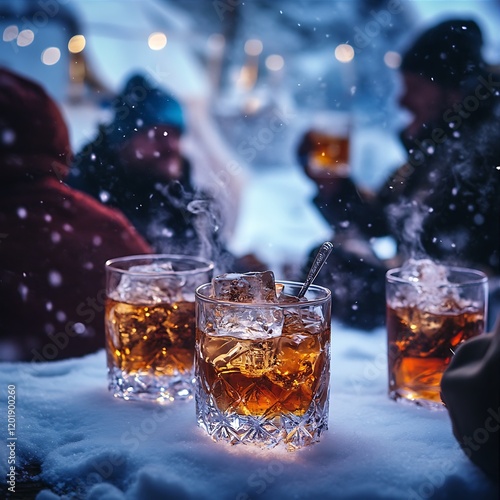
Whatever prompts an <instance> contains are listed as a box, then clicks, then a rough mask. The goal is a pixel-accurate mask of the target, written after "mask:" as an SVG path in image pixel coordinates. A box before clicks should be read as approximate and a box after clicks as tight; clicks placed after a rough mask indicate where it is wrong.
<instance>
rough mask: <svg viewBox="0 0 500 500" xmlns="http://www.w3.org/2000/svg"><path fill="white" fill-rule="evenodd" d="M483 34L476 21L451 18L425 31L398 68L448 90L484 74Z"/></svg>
mask: <svg viewBox="0 0 500 500" xmlns="http://www.w3.org/2000/svg"><path fill="white" fill-rule="evenodd" d="M482 46H483V35H482V33H481V29H480V28H479V26H478V25H477V23H476V22H475V21H472V20H468V19H452V20H448V21H443V22H441V23H439V24H437V25H436V26H434V27H432V28H429V29H428V30H426V31H424V32H423V33H422V34H421V35H420V36H419V37H418V38H417V39H416V41H415V42H413V44H412V45H411V46H410V47H409V48H408V49H407V50H406V53H405V55H404V56H403V60H402V62H401V67H400V69H401V70H402V71H409V72H412V73H417V74H420V75H422V76H424V77H427V78H429V79H430V80H432V81H434V82H436V83H437V84H439V85H443V86H445V87H448V88H460V87H463V86H465V84H466V82H467V81H469V80H470V78H471V77H472V78H474V77H475V76H478V75H481V74H483V73H484V71H485V68H486V63H485V62H484V60H483V57H482V55H481V48H482Z"/></svg>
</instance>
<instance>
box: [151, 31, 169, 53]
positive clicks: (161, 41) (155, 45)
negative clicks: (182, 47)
mask: <svg viewBox="0 0 500 500" xmlns="http://www.w3.org/2000/svg"><path fill="white" fill-rule="evenodd" d="M148 45H149V48H150V49H151V50H161V49H163V48H164V47H165V46H166V45H167V35H165V33H160V32H159V31H157V32H156V33H151V35H149V38H148Z"/></svg>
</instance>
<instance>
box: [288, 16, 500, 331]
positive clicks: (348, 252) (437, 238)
mask: <svg viewBox="0 0 500 500" xmlns="http://www.w3.org/2000/svg"><path fill="white" fill-rule="evenodd" d="M482 47H483V36H482V32H481V30H480V28H479V26H478V24H477V23H476V22H475V21H473V20H469V19H452V20H446V21H443V22H440V23H438V24H437V25H435V26H433V27H430V28H429V29H427V30H425V31H423V32H422V33H421V34H420V35H419V36H417V38H416V39H415V40H414V41H413V43H411V45H410V46H409V48H408V49H407V50H406V51H405V53H404V54H403V56H402V62H401V66H400V72H401V75H402V80H403V91H402V94H401V97H400V104H401V106H402V107H404V108H406V109H407V110H408V111H409V112H410V113H411V115H412V121H411V122H410V123H409V124H408V126H407V127H406V128H405V129H404V130H403V131H402V133H401V141H402V144H403V145H404V147H405V148H406V150H407V152H408V160H407V162H406V163H405V164H404V165H403V166H402V167H400V168H399V169H397V170H396V171H395V172H394V173H393V174H392V175H391V176H390V177H389V179H388V180H387V181H386V183H385V185H383V186H382V188H381V189H380V190H379V191H378V192H377V193H367V192H364V191H362V190H361V189H359V187H358V186H356V185H355V183H354V182H353V181H352V180H351V179H350V178H348V177H345V178H340V177H335V176H332V175H331V174H330V173H329V172H328V171H326V170H325V171H324V172H321V171H319V172H318V171H317V170H313V169H311V168H310V165H309V164H308V153H309V151H310V150H311V147H312V144H311V140H312V139H311V134H310V133H306V134H305V135H304V136H303V138H302V141H301V143H300V144H299V147H298V157H299V161H300V163H301V164H302V165H303V167H304V169H305V171H306V173H307V175H308V176H309V177H311V178H312V179H313V180H314V181H315V182H316V183H317V185H318V194H317V197H316V198H315V200H314V203H315V204H316V206H317V207H318V209H319V211H320V212H321V213H322V215H323V216H324V217H325V219H326V220H327V221H328V222H329V223H330V225H331V226H332V229H333V232H334V237H333V239H332V241H334V242H335V243H336V249H335V250H334V251H333V252H332V255H331V256H330V258H329V259H328V264H327V266H326V267H325V268H324V270H323V271H322V273H320V276H319V277H318V282H320V283H321V284H323V285H326V286H329V287H330V288H331V289H332V292H333V294H334V304H335V307H334V308H333V314H334V316H336V317H337V319H339V320H340V321H342V322H344V323H346V324H348V325H352V326H355V327H360V328H364V329H372V328H374V327H376V326H379V325H382V324H383V323H384V319H385V298H384V278H385V273H386V271H387V269H388V268H390V267H395V266H396V265H400V264H401V263H402V262H403V261H405V260H407V259H408V258H410V257H415V258H421V257H430V258H432V259H434V260H436V261H440V262H442V263H445V264H453V265H464V266H469V267H474V268H478V269H481V270H483V271H485V272H486V273H487V274H488V275H489V276H490V277H492V276H498V275H500V168H499V165H500V99H499V91H498V89H499V85H500V83H499V81H500V78H499V75H498V74H495V73H494V72H493V70H492V68H490V67H488V65H487V63H486V62H485V60H484V59H483V56H482V53H481V51H482ZM386 235H389V236H392V237H393V238H394V240H395V241H396V244H397V255H396V256H394V257H393V258H390V259H382V258H379V257H378V256H377V253H376V251H375V248H374V246H373V245H372V242H373V241H374V240H372V238H377V237H382V236H386ZM314 253H315V250H314V251H313V252H311V255H314Z"/></svg>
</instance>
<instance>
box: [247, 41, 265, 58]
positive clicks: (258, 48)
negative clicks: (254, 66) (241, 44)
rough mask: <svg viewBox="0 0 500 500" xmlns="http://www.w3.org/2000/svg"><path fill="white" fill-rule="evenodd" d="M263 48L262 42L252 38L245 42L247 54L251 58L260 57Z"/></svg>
mask: <svg viewBox="0 0 500 500" xmlns="http://www.w3.org/2000/svg"><path fill="white" fill-rule="evenodd" d="M263 48H264V46H263V45H262V42H261V41H260V40H257V39H256V38H252V39H251V40H247V41H246V42H245V53H246V54H248V55H249V56H258V55H259V54H260V53H261V52H262V49H263Z"/></svg>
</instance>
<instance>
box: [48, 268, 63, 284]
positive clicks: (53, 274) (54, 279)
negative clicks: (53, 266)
mask: <svg viewBox="0 0 500 500" xmlns="http://www.w3.org/2000/svg"><path fill="white" fill-rule="evenodd" d="M49 283H50V284H51V285H52V286H60V285H61V283H62V276H61V273H59V272H58V271H50V272H49Z"/></svg>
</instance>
